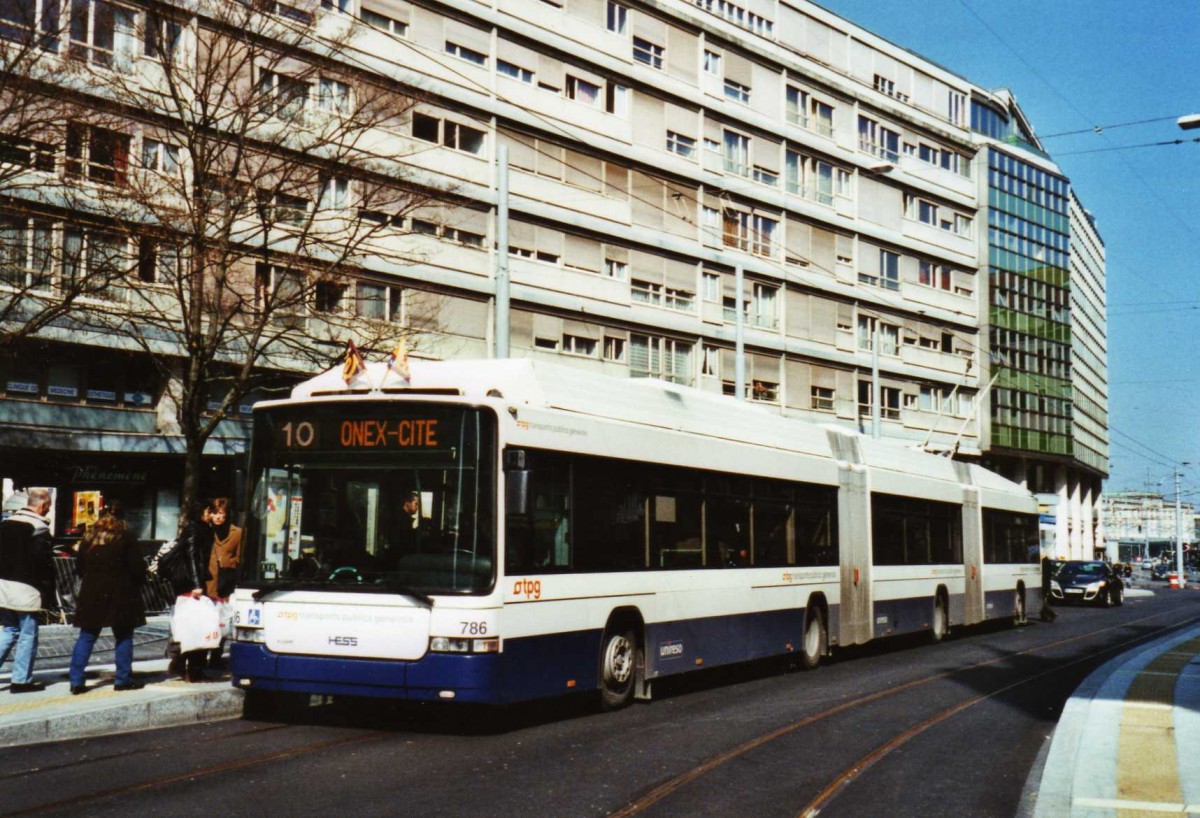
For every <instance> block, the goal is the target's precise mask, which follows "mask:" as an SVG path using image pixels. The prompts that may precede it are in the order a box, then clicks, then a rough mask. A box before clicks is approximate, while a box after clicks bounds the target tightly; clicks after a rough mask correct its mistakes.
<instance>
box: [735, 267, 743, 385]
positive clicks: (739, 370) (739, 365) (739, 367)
mask: <svg viewBox="0 0 1200 818" xmlns="http://www.w3.org/2000/svg"><path fill="white" fill-rule="evenodd" d="M745 285H746V279H745V276H744V274H743V270H742V265H741V264H738V265H736V266H735V267H734V268H733V288H734V289H735V290H737V310H736V311H737V317H736V319H735V320H734V331H735V334H734V338H735V340H734V353H733V373H734V374H733V380H734V387H733V388H734V390H735V394H736V396H737V399H738V400H745V399H746V316H745V313H744V311H743V309H742V288H743V287H744V286H745Z"/></svg>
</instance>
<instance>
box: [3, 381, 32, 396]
mask: <svg viewBox="0 0 1200 818" xmlns="http://www.w3.org/2000/svg"><path fill="white" fill-rule="evenodd" d="M4 388H5V389H6V390H8V391H9V392H24V393H25V394H27V395H36V394H37V393H38V385H37V384H36V383H30V382H29V381H9V382H8V383H7V384H5V385H4Z"/></svg>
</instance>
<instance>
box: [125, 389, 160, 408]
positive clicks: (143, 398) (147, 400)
mask: <svg viewBox="0 0 1200 818" xmlns="http://www.w3.org/2000/svg"><path fill="white" fill-rule="evenodd" d="M153 400H154V399H153V398H152V397H150V395H148V394H146V393H145V392H126V393H125V404H126V405H127V406H149V405H150V404H151V402H153Z"/></svg>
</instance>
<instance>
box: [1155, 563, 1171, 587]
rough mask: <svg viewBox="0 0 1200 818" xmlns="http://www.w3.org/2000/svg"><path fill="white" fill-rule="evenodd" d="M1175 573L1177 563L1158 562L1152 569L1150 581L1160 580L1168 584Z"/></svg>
mask: <svg viewBox="0 0 1200 818" xmlns="http://www.w3.org/2000/svg"><path fill="white" fill-rule="evenodd" d="M1174 573H1175V563H1173V562H1156V563H1154V567H1153V568H1151V569H1150V579H1159V580H1162V581H1163V582H1166V581H1167V580H1168V579H1169V578H1170V575H1171V574H1174Z"/></svg>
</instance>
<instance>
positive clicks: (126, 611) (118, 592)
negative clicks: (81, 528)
mask: <svg viewBox="0 0 1200 818" xmlns="http://www.w3.org/2000/svg"><path fill="white" fill-rule="evenodd" d="M75 570H76V571H77V572H78V573H79V575H80V576H81V577H82V578H83V584H82V586H81V587H80V589H79V602H78V604H77V605H76V606H75V627H77V628H79V638H78V639H76V640H75V650H74V651H72V653H71V693H72V694H74V695H79V694H80V693H85V692H87V687H86V685H85V684H84V681H85V675H84V671H85V670H86V669H87V663H88V659H90V658H91V655H92V648H93V647H94V646H95V644H96V639H97V638H98V637H99V636H100V631H101V630H103V629H104V628H111V629H112V632H113V637H114V638H115V639H116V648H115V650H116V663H117V677H116V680H115V682H114V684H113V689H114V690H139V689H141V687H142V686H143V685H142V683H141V682H135V681H134V680H133V631H134V629H135V628H139V627H141V626H142V625H145V624H146V612H145V609H144V608H143V606H142V596H141V586H142V582H143V580H144V579H145V576H146V563H145V561H144V560H143V559H142V554H141V550H140V549H139V548H138V543H137V540H136V539H134V536H133V534H132V533H131V532H130V531H129V526H127V525H126V524H125V521H124V520H123V519H121V509H120V506H118V505H117V504H115V503H114V504H112V505H110V506H106V507H105V508H104V510H103V511H102V512H101V513H100V518H99V519H98V520H96V522H95V523H94V524H93V525H92V526H91V527H90V528H89V529H88V530H87V533H86V534H84V536H83V540H82V541H81V543H80V546H79V557H78V558H77V561H76V563H75Z"/></svg>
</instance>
